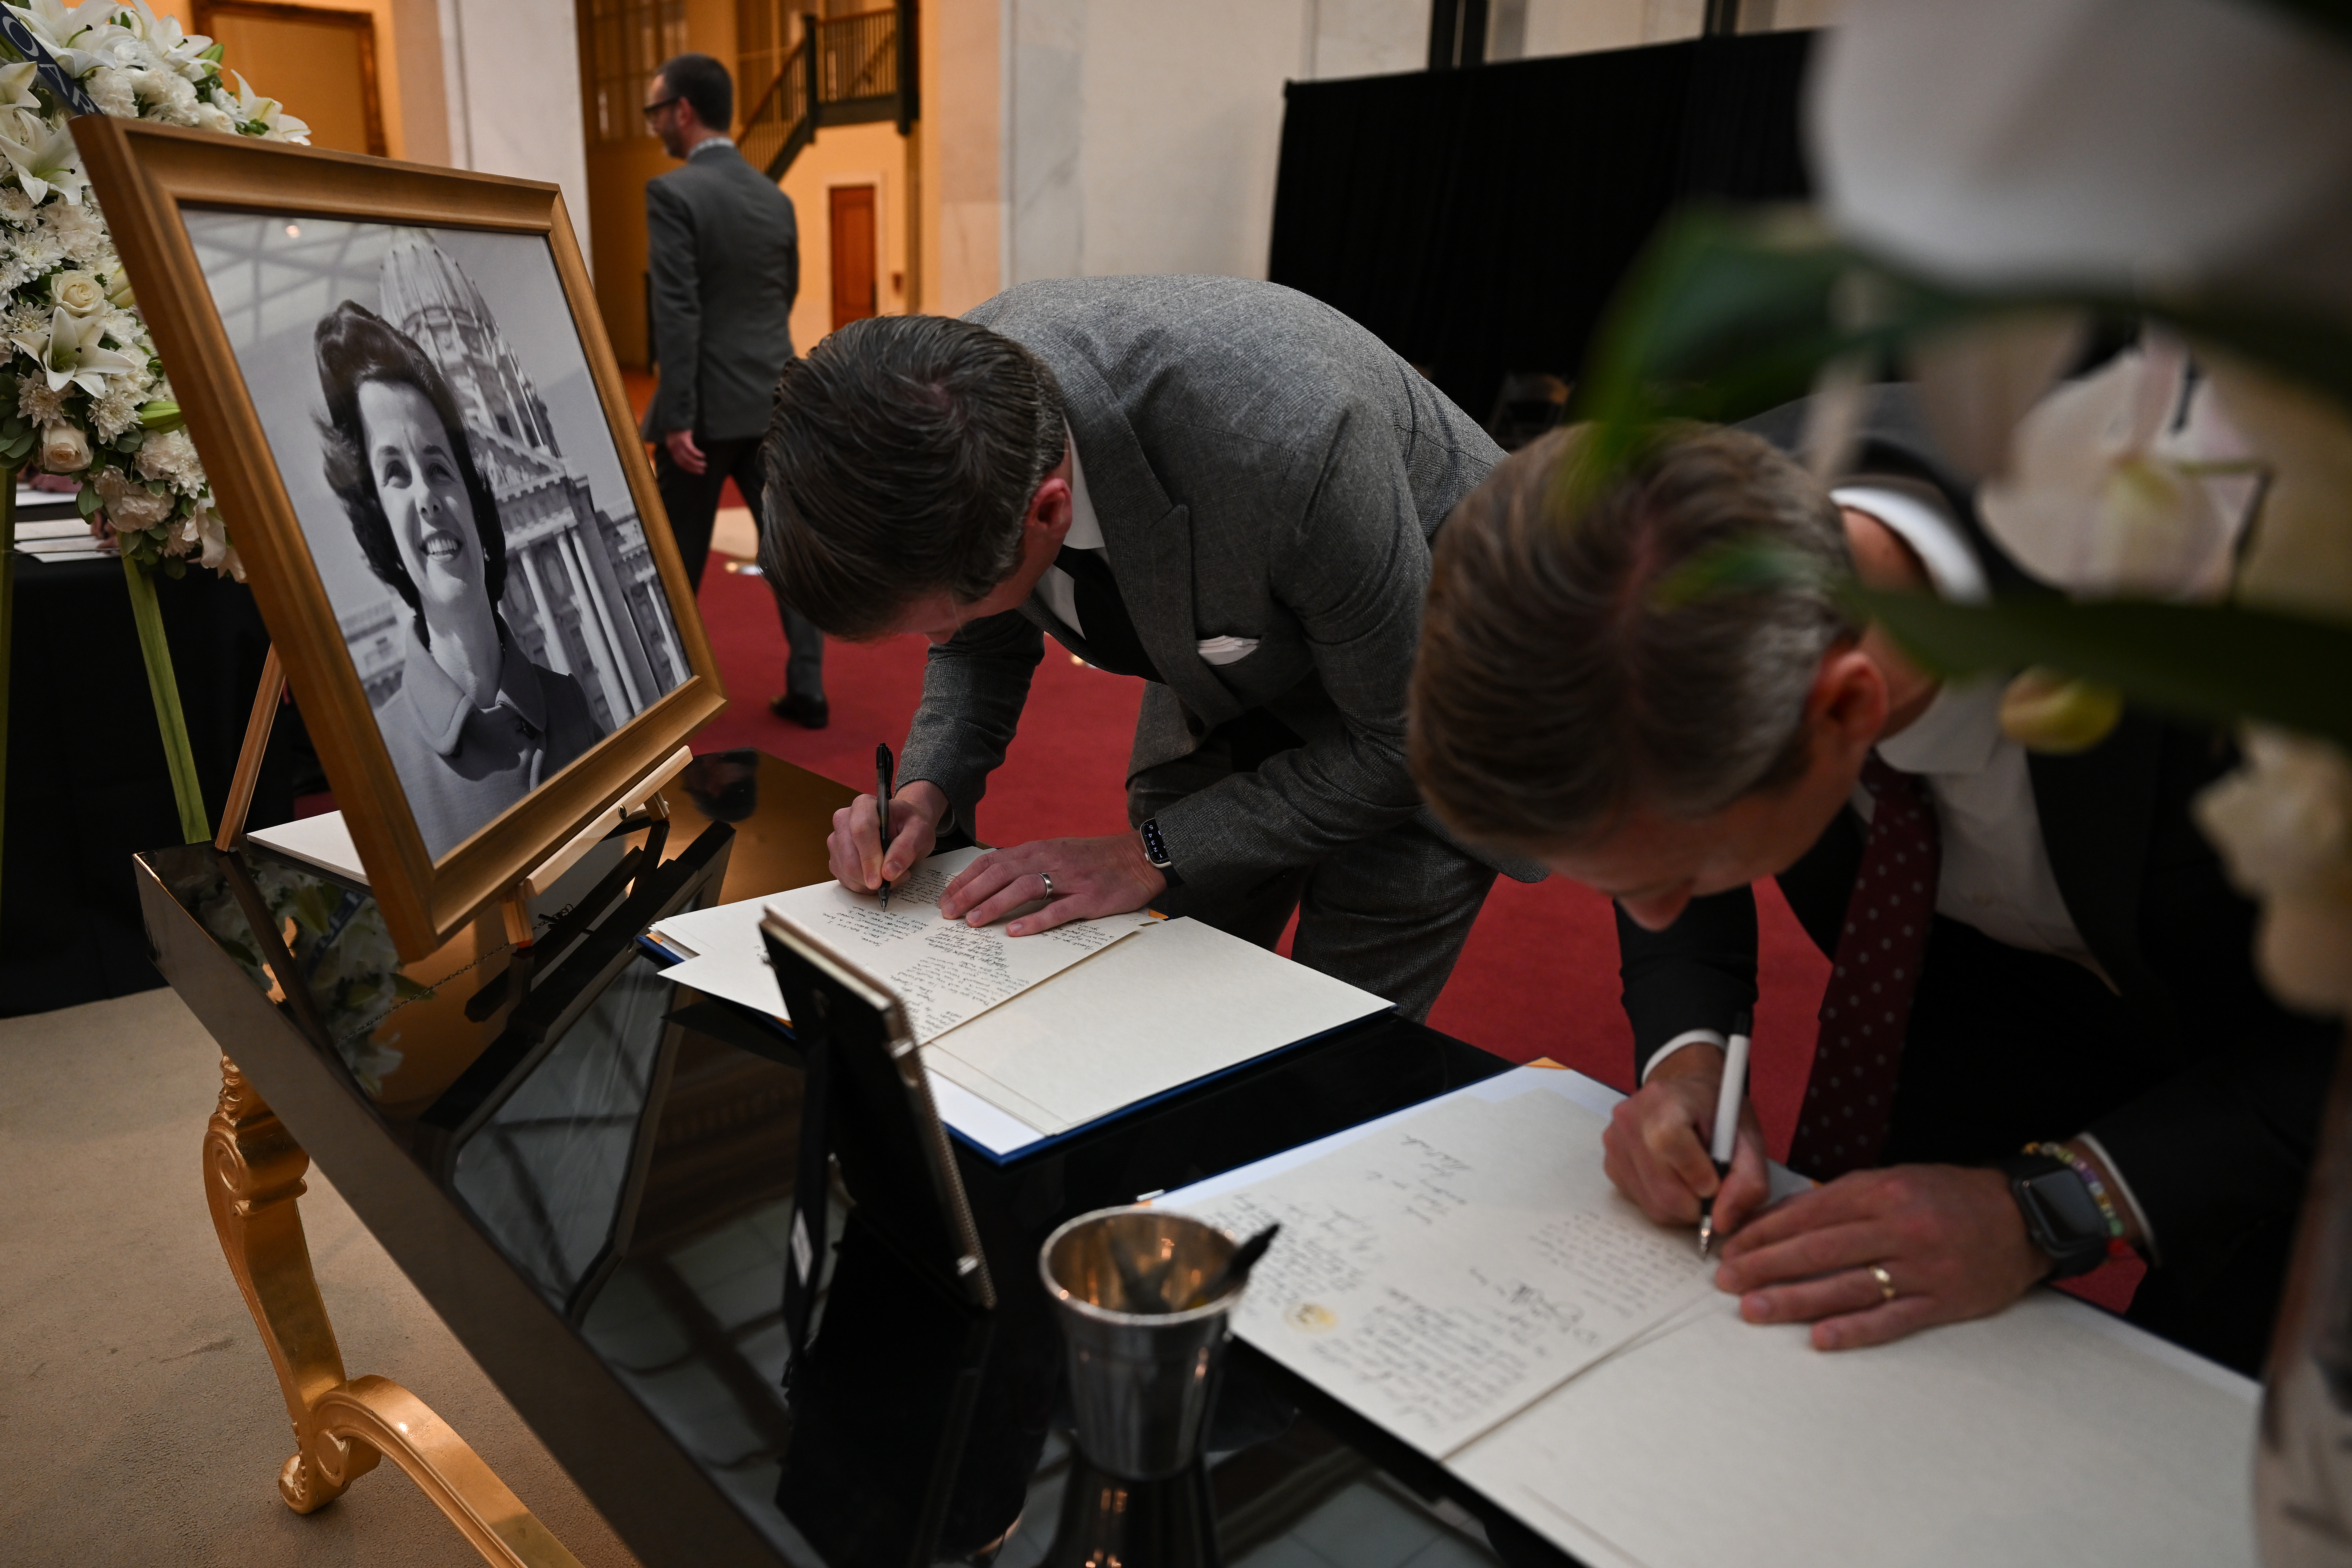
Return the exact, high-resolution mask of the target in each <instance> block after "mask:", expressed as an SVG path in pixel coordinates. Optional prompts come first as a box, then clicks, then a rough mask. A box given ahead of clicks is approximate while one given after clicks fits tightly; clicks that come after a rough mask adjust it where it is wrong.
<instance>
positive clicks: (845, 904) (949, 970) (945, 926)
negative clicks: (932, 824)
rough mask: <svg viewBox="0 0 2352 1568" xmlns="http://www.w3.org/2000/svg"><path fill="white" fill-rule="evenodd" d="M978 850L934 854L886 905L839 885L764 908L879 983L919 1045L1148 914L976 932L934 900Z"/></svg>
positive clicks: (786, 896)
mask: <svg viewBox="0 0 2352 1568" xmlns="http://www.w3.org/2000/svg"><path fill="white" fill-rule="evenodd" d="M977 853H978V852H977V851H973V850H961V851H956V852H954V853H950V854H947V855H935V856H933V857H932V858H929V859H928V860H926V861H924V862H923V863H922V864H920V865H919V866H917V867H916V868H914V869H912V870H911V871H908V873H907V874H906V875H905V876H904V877H902V878H900V879H898V881H897V882H894V883H893V884H891V888H890V907H889V908H888V909H887V910H886V909H884V908H883V907H882V904H881V900H880V899H879V898H877V897H876V896H875V895H873V894H870V893H853V892H851V891H850V890H849V889H846V888H844V887H842V886H841V885H840V884H839V883H837V882H828V883H821V884H819V885H817V886H815V887H811V888H801V889H795V890H794V891H792V892H789V893H782V894H779V895H778V896H776V897H775V898H773V899H771V900H767V907H768V908H770V909H772V910H775V911H776V912H777V913H778V914H780V915H782V916H783V917H784V918H785V919H787V920H789V921H793V922H795V923H796V924H799V925H801V926H803V927H806V928H807V929H809V930H811V931H815V932H816V933H817V934H818V935H820V936H821V937H823V938H824V941H825V942H826V944H827V945H829V946H831V947H833V948H835V950H836V951H838V952H841V953H843V954H844V955H845V956H847V957H850V958H852V959H854V960H855V961H856V963H857V964H858V965H859V966H860V967H861V968H863V969H865V970H866V972H867V973H871V974H872V975H873V976H874V977H875V978H876V979H877V980H879V981H881V982H882V983H883V984H886V985H887V986H888V987H889V988H890V989H891V991H892V992H893V993H895V994H897V995H898V1000H899V1002H900V1004H901V1005H904V1006H905V1008H906V1010H907V1023H908V1027H909V1028H911V1029H912V1030H913V1031H914V1035H915V1038H916V1039H917V1040H918V1041H929V1040H931V1039H934V1038H936V1037H939V1036H940V1035H943V1034H945V1033H947V1031H949V1030H950V1029H952V1028H954V1027H955V1026H957V1025H959V1024H961V1023H964V1022H966V1021H968V1020H970V1019H972V1018H976V1017H978V1016H980V1015H981V1014H982V1013H985V1012H987V1011H988V1010H989V1009H990V1008H992V1007H993V1006H995V1005H997V1004H999V1003H1001V1002H1006V1001H1010V1000H1011V999H1012V998H1013V997H1015V996H1018V995H1019V994H1021V993H1022V992H1024V991H1026V990H1028V989H1029V988H1030V987H1031V986H1033V985H1035V984H1038V983H1039V982H1041V981H1044V980H1048V979H1050V978H1052V977H1053V976H1054V975H1055V974H1058V973H1061V972H1062V971H1063V970H1065V969H1066V968H1068V967H1069V966H1070V965H1071V964H1073V963H1077V962H1078V961H1079V960H1080V959H1083V958H1085V957H1086V956H1087V954H1089V953H1092V952H1097V951H1098V950H1100V949H1102V948H1104V947H1108V945H1110V944H1111V943H1112V942H1117V941H1118V939H1119V938H1121V937H1123V936H1126V935H1128V934H1129V933H1130V932H1132V931H1134V930H1135V929H1136V928H1137V927H1138V926H1139V924H1140V923H1141V922H1142V921H1143V920H1144V919H1145V918H1146V917H1144V916H1141V915H1120V916H1114V917H1111V918H1109V919H1107V920H1094V921H1070V922H1069V923H1068V924H1066V925H1062V926H1057V927H1055V929H1054V930H1053V931H1049V932H1046V933H1045V934H1044V935H1042V936H1027V937H1010V936H1007V935H1006V934H1005V932H1004V928H1003V925H1002V924H998V925H993V926H983V927H973V926H969V925H966V924H964V923H963V922H962V921H950V920H947V919H944V918H942V917H941V916H940V894H941V893H943V892H945V891H946V889H947V885H948V883H949V882H950V881H951V880H953V879H954V878H955V875H956V873H957V872H959V871H961V870H962V869H963V868H964V867H965V866H968V865H970V864H971V861H972V860H973V859H974V858H976V856H977Z"/></svg>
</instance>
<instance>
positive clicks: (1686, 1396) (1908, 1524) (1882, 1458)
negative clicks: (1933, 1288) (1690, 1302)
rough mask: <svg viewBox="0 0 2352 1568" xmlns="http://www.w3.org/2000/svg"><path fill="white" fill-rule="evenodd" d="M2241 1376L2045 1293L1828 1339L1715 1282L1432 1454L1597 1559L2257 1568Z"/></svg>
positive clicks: (1599, 1564) (1851, 1566)
mask: <svg viewBox="0 0 2352 1568" xmlns="http://www.w3.org/2000/svg"><path fill="white" fill-rule="evenodd" d="M2256 1394H2257V1389H2256V1385H2255V1384H2252V1383H2250V1382H2248V1381H2247V1380H2245V1379H2243V1378H2241V1377H2238V1376H2236V1375H2235V1374H2233V1373H2229V1372H2227V1371H2225V1370H2223V1369H2221V1368H2220V1367H2216V1366H2213V1365H2211V1364H2210V1363H2202V1362H2200V1361H2198V1360H2197V1359H2196V1358H2194V1357H2192V1356H2189V1355H2187V1354H2186V1353H2185V1352H2179V1351H2176V1350H2174V1349H2173V1348H2172V1347H2171V1346H2168V1345H2166V1344H2164V1343H2163V1342H2160V1341H2158V1340H2155V1339H2153V1338H2152V1337H2150V1336H2148V1335H2147V1334H2144V1333H2141V1332H2140V1331H2137V1330H2136V1329H2132V1328H2130V1327H2128V1326H2127V1325H2124V1324H2120V1323H2117V1322H2116V1321H2114V1320H2113V1319H2110V1318H2107V1317H2106V1316H2105V1315H2104V1314H2102V1313H2100V1312H2098V1311H2096V1310H2094V1309H2092V1308H2090V1307H2087V1306H2084V1304H2083V1303H2081V1302H2079V1301H2075V1300H2072V1299H2071V1298H2068V1297H2065V1296H2062V1295H2059V1294H2057V1293H2055V1292H2053V1291H2045V1290H2036V1291H2034V1292H2032V1294H2030V1295H2028V1296H2027V1297H2026V1298H2025V1299H2024V1300H2021V1301H2019V1302H2017V1303H2016V1304H2015V1305H2013V1306H2011V1307H2010V1308H2009V1309H2008V1310H2005V1311H2002V1312H2000V1313H1999V1314H1998V1315H1996V1316H1994V1317H1991V1318H1986V1319H1980V1320H1979V1321H1974V1322H1968V1323H1952V1324H1947V1325H1945V1326H1943V1327H1940V1328H1935V1329H1929V1330H1927V1331H1924V1332H1922V1333H1919V1334H1916V1335H1914V1336H1912V1337H1911V1338H1909V1339H1906V1340H1902V1341H1899V1342H1895V1343H1894V1344H1891V1345H1881V1346H1877V1347H1874V1348H1872V1349H1869V1350H1861V1351H1846V1352H1835V1353H1829V1354H1824V1353H1822V1352H1818V1351H1815V1350H1814V1349H1812V1348H1811V1342H1810V1341H1809V1339H1808V1337H1807V1330H1806V1329H1805V1328H1804V1326H1802V1325H1769V1326H1759V1325H1757V1324H1752V1323H1747V1322H1743V1321H1740V1318H1739V1316H1738V1306H1737V1303H1735V1302H1734V1301H1733V1300H1731V1299H1730V1298H1728V1297H1717V1298H1716V1299H1714V1300H1712V1301H1709V1302H1707V1303H1705V1304H1703V1306H1702V1308H1701V1309H1700V1310H1696V1311H1695V1312H1694V1313H1693V1314H1691V1315H1690V1316H1688V1317H1686V1318H1685V1319H1684V1321H1681V1322H1679V1323H1678V1324H1676V1325H1675V1327H1674V1328H1673V1329H1672V1330H1671V1331H1668V1332H1666V1333H1664V1334H1663V1335H1661V1336H1659V1337H1658V1338H1656V1339H1654V1340H1653V1341H1651V1342H1648V1343H1646V1344H1643V1346H1641V1347H1640V1348H1639V1349H1638V1350H1635V1351H1633V1352H1628V1353H1626V1354H1622V1355H1619V1356H1615V1357H1612V1358H1611V1359H1610V1360H1608V1361H1607V1362H1606V1363H1603V1364H1601V1365H1597V1366H1595V1367H1593V1368H1592V1369H1591V1370H1590V1371H1588V1372H1586V1373H1584V1374H1583V1375H1581V1376H1580V1377H1578V1378H1576V1379H1575V1380H1574V1381H1573V1382H1570V1383H1569V1384H1567V1385H1566V1386H1565V1387H1562V1388H1560V1389H1559V1390H1557V1391H1556V1392H1554V1393H1553V1394H1550V1395H1549V1397H1547V1398H1545V1399H1543V1400H1542V1401H1540V1402H1539V1403H1538V1404H1537V1405H1534V1406H1533V1407H1532V1408H1531V1409H1528V1410H1527V1411H1525V1412H1523V1413H1522V1414H1521V1415H1518V1416H1517V1418H1515V1419H1513V1420H1511V1421H1509V1422H1507V1423H1506V1424H1505V1425H1503V1426H1499V1427H1497V1428H1496V1430H1495V1431H1493V1432H1492V1433H1490V1434H1488V1435H1487V1436H1485V1437H1483V1438H1481V1439H1479V1440H1478V1441H1477V1442H1475V1443H1473V1444H1471V1445H1470V1446H1469V1447H1467V1448H1465V1449H1464V1450H1463V1451H1462V1452H1461V1453H1459V1454H1456V1455H1455V1456H1454V1458H1453V1459H1452V1460H1451V1461H1450V1462H1449V1465H1448V1468H1451V1469H1453V1470H1454V1471H1455V1472H1456V1473H1457V1474H1459V1475H1461V1476H1462V1477H1463V1478H1464V1479H1466V1480H1468V1481H1469V1482H1470V1483H1471V1484H1472V1485H1474V1486H1475V1487H1477V1488H1478V1489H1479V1490H1481V1491H1482V1492H1484V1493H1485V1494H1486V1496H1488V1497H1490V1498H1492V1499H1493V1500H1495V1501H1496V1502H1497V1503H1499V1504H1501V1505H1502V1506H1503V1507H1505V1508H1507V1509H1508V1510H1511V1511H1512V1512H1513V1513H1515V1514H1517V1516H1518V1517H1519V1518H1520V1519H1521V1520H1523V1521H1526V1522H1527V1523H1528V1526H1530V1527H1531V1528H1533V1529H1534V1530H1536V1531H1538V1532H1539V1533H1541V1534H1542V1535H1544V1536H1546V1537H1547V1538H1548V1539H1549V1540H1550V1541H1551V1542H1553V1543H1554V1544H1556V1545H1558V1546H1559V1547H1561V1548H1563V1549H1564V1550H1566V1551H1568V1552H1570V1553H1572V1554H1573V1555H1575V1556H1576V1557H1578V1558H1579V1559H1580V1560H1582V1561H1583V1562H1585V1563H1590V1564H1591V1565H1592V1568H1682V1565H1685V1564H1687V1565H1689V1568H1717V1565H1719V1564H1723V1563H1740V1564H1742V1565H1743V1568H1975V1565H1977V1564H1982V1563H2038V1562H2046V1561H2053V1560H2063V1562H2065V1563H2068V1564H2070V1565H2072V1568H2101V1565H2106V1564H2113V1565H2115V1568H2139V1565H2141V1564H2145V1563H2198V1564H2200V1568H2232V1565H2239V1564H2243V1565H2246V1568H2251V1565H2252V1563H2253V1562H2254V1542H2253V1531H2252V1497H2251V1481H2252V1465H2253V1445H2254V1422H2255V1415H2256V1403H2255V1399H2256Z"/></svg>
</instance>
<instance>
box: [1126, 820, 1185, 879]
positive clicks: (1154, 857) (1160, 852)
mask: <svg viewBox="0 0 2352 1568" xmlns="http://www.w3.org/2000/svg"><path fill="white" fill-rule="evenodd" d="M1136 831H1137V832H1139V833H1140V834H1142V835H1143V858H1145V859H1146V860H1149V861H1150V862H1151V868H1152V869H1153V870H1155V871H1157V872H1159V873H1160V875H1161V876H1163V877H1165V878H1167V879H1168V885H1169V886H1170V887H1171V888H1172V887H1175V886H1176V885H1177V884H1178V882H1179V881H1181V878H1179V877H1178V876H1177V875H1176V862H1175V861H1173V860H1171V859H1170V858H1168V846H1167V844H1166V843H1165V842H1164V841H1163V840H1162V839H1161V838H1160V819H1159V818H1158V817H1156V816H1155V817H1152V818H1151V819H1150V820H1149V821H1147V822H1146V823H1144V825H1143V826H1141V827H1139V828H1138V829H1136Z"/></svg>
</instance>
